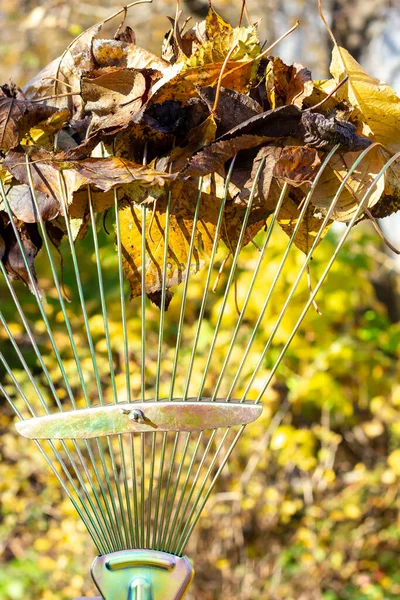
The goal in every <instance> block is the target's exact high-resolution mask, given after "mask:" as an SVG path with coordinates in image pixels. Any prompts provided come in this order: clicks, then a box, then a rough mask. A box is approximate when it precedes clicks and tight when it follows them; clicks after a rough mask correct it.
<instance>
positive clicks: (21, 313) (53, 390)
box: [0, 261, 63, 413]
mask: <svg viewBox="0 0 400 600" xmlns="http://www.w3.org/2000/svg"><path fill="white" fill-rule="evenodd" d="M0 270H1V272H2V274H3V277H4V279H5V282H6V285H7V287H8V290H9V292H10V294H11V297H12V299H13V301H14V304H15V307H16V309H17V311H18V314H19V316H20V318H21V321H22V323H23V325H24V328H25V331H26V333H27V335H28V337H29V341H30V342H31V344H32V348H33V350H34V352H35V355H36V358H37V359H38V361H39V364H40V366H41V368H42V371H43V374H44V375H45V377H46V380H47V383H48V386H49V389H50V390H51V393H52V396H53V398H54V401H55V403H56V405H57V406H58V408H59V410H60V411H62V410H63V407H62V404H61V402H60V399H59V398H58V395H57V392H56V388H55V387H54V384H53V381H52V379H51V377H50V374H49V371H48V369H47V367H46V365H45V363H44V360H43V357H42V355H41V353H40V350H39V348H38V345H37V343H36V341H35V337H34V335H33V333H32V330H31V328H30V326H29V323H28V321H27V319H26V317H25V314H24V311H23V310H22V307H21V304H20V302H19V300H18V296H17V294H16V293H15V290H14V288H13V286H12V285H11V283H10V281H9V279H8V276H7V272H6V269H5V267H4V265H3V263H2V261H0ZM2 318H3V317H2ZM2 322H3V325H4V321H2ZM9 337H10V340H11V342H12V343H13V341H14V340H13V337H12V335H11V334H10V335H9ZM42 398H43V396H42ZM43 408H44V410H45V411H46V413H49V411H50V410H49V407H48V406H47V404H46V402H44V404H43Z"/></svg>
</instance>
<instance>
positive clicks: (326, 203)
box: [311, 146, 386, 222]
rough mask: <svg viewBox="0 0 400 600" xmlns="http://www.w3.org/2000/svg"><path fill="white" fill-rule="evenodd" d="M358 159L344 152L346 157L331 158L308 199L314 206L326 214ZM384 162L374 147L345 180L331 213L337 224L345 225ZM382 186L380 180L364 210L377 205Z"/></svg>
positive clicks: (356, 154)
mask: <svg viewBox="0 0 400 600" xmlns="http://www.w3.org/2000/svg"><path fill="white" fill-rule="evenodd" d="M358 156H359V155H358V153H355V152H347V153H346V154H335V155H334V156H333V157H332V159H331V161H330V163H329V165H328V166H327V167H326V169H325V170H324V172H323V174H322V176H321V178H320V180H319V181H318V183H317V186H316V188H315V192H314V194H313V196H312V198H311V201H312V203H313V204H314V205H315V206H317V207H319V208H322V209H324V210H325V211H326V210H328V208H329V207H330V205H331V204H332V201H333V199H334V197H335V195H336V192H337V191H338V188H339V184H340V183H341V182H342V181H343V180H344V178H345V176H346V175H347V173H348V172H349V169H350V167H351V166H352V165H353V163H354V161H355V160H356V159H357V157H358ZM385 162H386V159H385V156H384V154H383V153H382V149H381V148H380V147H379V146H375V147H374V148H372V149H371V150H370V151H369V152H368V153H367V154H366V156H365V157H364V159H363V160H362V161H361V163H360V164H359V166H358V167H357V168H356V169H355V171H354V172H353V173H352V175H351V176H350V178H349V179H348V180H347V183H346V186H345V189H344V190H343V192H342V193H341V195H340V197H339V199H338V201H337V203H336V206H335V208H334V210H333V212H332V218H333V219H335V220H336V221H340V222H346V221H349V220H350V219H351V217H352V216H353V215H354V213H355V211H356V210H357V208H358V206H359V204H360V202H361V201H362V199H363V197H364V195H365V193H366V192H367V190H368V188H369V186H370V185H371V183H372V182H373V180H374V178H375V177H376V175H377V174H378V173H379V171H380V170H381V168H382V166H383V165H384V164H385ZM384 186H385V181H384V178H381V179H380V180H379V182H378V184H377V186H376V187H375V188H374V191H373V192H372V194H371V196H370V197H369V199H368V202H367V203H366V205H365V206H366V207H367V208H372V207H373V206H375V204H377V202H378V201H379V199H380V197H381V195H382V193H383V190H384ZM362 214H363V213H362V212H361V215H362Z"/></svg>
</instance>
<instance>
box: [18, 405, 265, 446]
mask: <svg viewBox="0 0 400 600" xmlns="http://www.w3.org/2000/svg"><path fill="white" fill-rule="evenodd" d="M261 412H262V405H261V404H255V403H250V402H249V403H246V402H241V403H240V402H238V401H231V402H226V401H225V400H215V401H213V402H211V401H209V400H208V399H207V398H205V399H202V400H201V401H193V399H189V400H186V401H182V400H173V401H162V400H160V401H158V402H157V401H151V402H150V401H148V402H132V403H129V404H128V403H124V404H122V403H121V404H108V405H106V406H96V407H91V408H83V409H78V410H72V411H66V412H59V413H55V414H52V415H46V416H44V417H36V418H34V419H27V420H25V421H20V422H19V423H17V424H16V428H17V430H18V432H19V433H20V434H21V435H23V436H24V437H27V438H30V439H36V440H43V439H60V440H63V439H89V438H96V437H101V436H105V435H118V434H121V433H144V432H146V431H151V432H156V431H161V432H165V431H203V430H206V429H217V428H219V427H232V426H234V425H247V424H248V423H251V422H252V421H255V420H256V419H257V418H258V417H259V416H260V414H261Z"/></svg>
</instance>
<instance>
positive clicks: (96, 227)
mask: <svg viewBox="0 0 400 600" xmlns="http://www.w3.org/2000/svg"><path fill="white" fill-rule="evenodd" d="M370 150H371V147H369V148H367V149H366V150H364V152H362V153H361V154H360V155H359V156H358V157H357V159H356V160H355V162H354V164H353V165H352V166H351V168H350V169H349V171H348V173H347V175H346V177H345V179H344V180H343V182H342V183H341V184H340V185H339V184H338V186H337V190H336V194H335V196H334V198H333V199H332V201H331V203H330V206H329V208H328V210H327V211H326V214H325V216H324V217H323V218H322V217H321V226H320V229H319V231H318V232H317V234H316V235H315V239H314V242H313V244H312V245H311V247H310V249H309V252H308V253H307V254H306V255H303V254H302V253H301V252H300V251H299V250H298V249H297V248H296V246H295V244H294V241H295V238H296V235H297V234H298V231H299V228H300V227H301V224H302V222H303V219H304V218H305V215H306V213H307V208H308V206H309V205H310V202H311V201H312V198H313V194H314V193H315V189H316V187H317V185H318V182H319V180H320V178H321V177H322V175H323V173H324V170H325V168H326V166H327V165H328V163H329V161H330V160H331V158H332V156H333V155H334V153H335V152H337V151H338V146H335V147H334V148H333V149H332V150H331V152H329V153H327V154H326V158H325V161H324V162H323V164H322V166H321V168H320V169H319V172H318V173H317V175H316V177H315V180H314V182H313V184H312V186H311V187H310V189H309V192H308V195H307V197H306V198H305V201H304V203H303V205H302V206H301V207H300V208H299V211H298V218H297V222H296V225H295V227H294V229H293V232H292V234H291V235H290V236H288V237H287V238H286V237H285V234H284V233H282V231H281V230H279V228H278V227H277V221H278V219H279V215H280V210H281V207H282V203H283V201H284V199H285V197H286V195H287V193H288V185H287V184H284V185H283V187H282V189H281V193H280V196H279V200H278V202H277V204H276V208H275V211H274V213H273V214H272V215H271V216H270V217H269V219H268V221H267V223H266V226H265V229H264V231H263V232H262V233H261V234H259V235H258V236H257V238H256V239H257V246H256V245H251V244H250V245H246V246H245V245H244V243H243V242H244V239H245V231H246V226H247V223H248V218H249V214H250V210H251V206H252V203H253V200H254V198H255V195H256V190H257V185H258V180H259V177H260V173H261V170H262V166H263V163H262V162H261V164H260V168H259V170H258V172H257V175H256V178H255V180H254V185H253V188H252V190H251V194H250V197H249V199H248V203H247V208H246V210H245V213H244V217H243V221H242V224H241V230H240V234H239V238H238V243H237V248H236V250H235V251H234V252H230V250H229V248H226V247H225V246H224V244H223V243H222V241H221V231H222V228H223V227H224V216H225V214H226V205H227V202H228V186H229V181H230V178H231V175H232V168H233V162H232V164H231V166H230V168H229V171H228V173H227V175H226V184H225V193H224V195H223V197H222V201H221V204H220V209H219V213H218V219H217V223H216V232H215V237H214V240H213V244H212V251H211V256H210V259H209V264H208V265H207V266H206V267H205V268H204V269H203V270H202V271H201V272H200V273H199V274H195V273H194V271H195V269H194V268H193V265H194V264H195V263H196V261H198V257H197V256H196V250H195V240H196V236H197V235H199V233H198V231H199V230H198V227H199V221H200V216H199V215H200V209H201V201H202V197H201V190H202V186H203V180H202V179H201V178H200V179H199V185H198V189H199V193H198V197H197V199H196V198H194V199H193V201H194V202H196V208H195V213H194V225H193V229H192V233H191V236H188V237H187V239H186V243H187V254H188V260H187V265H176V264H174V260H175V259H174V248H172V247H171V245H170V241H169V240H170V233H171V232H170V223H171V219H170V216H171V210H172V207H171V202H170V197H168V200H167V204H166V209H165V210H166V219H165V226H163V225H162V224H161V223H158V222H157V223H151V221H152V216H151V210H150V209H149V208H148V207H146V206H145V205H137V206H135V207H134V209H133V215H132V218H135V219H137V220H138V221H139V222H140V223H141V232H142V236H141V260H142V265H141V270H140V271H141V272H140V274H139V276H140V277H141V281H142V294H141V296H140V297H138V298H135V299H133V300H131V301H129V298H128V290H127V287H126V282H125V281H124V274H123V263H124V260H126V256H125V249H124V247H123V244H122V241H121V223H120V219H119V211H118V202H119V200H118V193H117V190H115V191H114V208H113V210H112V211H109V214H108V215H107V220H108V221H111V220H113V224H114V227H115V246H116V253H115V255H113V258H110V255H109V253H107V252H106V250H107V247H109V245H110V241H109V238H108V237H107V234H106V232H105V231H104V228H103V227H102V219H101V217H100V218H99V215H97V214H96V212H95V210H94V205H93V199H92V195H91V192H90V189H88V206H89V223H88V227H89V235H88V236H87V237H86V239H85V241H84V243H83V242H82V243H75V241H74V233H73V227H74V223H73V220H72V219H71V218H70V217H69V216H67V217H65V226H66V232H67V236H66V238H67V239H66V241H65V242H64V243H63V245H62V247H61V250H62V253H63V274H62V277H61V275H60V274H59V272H58V271H59V269H58V263H57V256H56V253H55V251H54V248H53V247H52V245H51V242H50V239H49V233H48V229H47V227H46V224H45V223H44V222H43V220H42V218H41V216H40V211H39V208H38V201H37V195H36V192H35V189H34V187H33V185H32V178H31V169H32V166H31V165H29V162H27V167H26V168H27V171H28V175H29V177H30V181H31V195H32V202H33V203H34V206H35V209H36V211H37V214H38V227H39V231H40V234H41V237H42V239H43V250H42V252H41V258H40V265H39V266H40V270H41V272H43V274H44V275H43V278H39V282H40V284H41V285H40V289H39V285H38V283H37V282H36V278H35V274H34V272H33V268H32V266H31V263H30V257H29V253H28V251H27V249H26V246H25V245H24V243H23V240H22V239H21V236H20V234H19V232H18V229H17V227H16V225H15V224H14V219H13V214H12V211H11V208H10V204H9V201H8V198H7V193H6V190H5V189H4V187H3V185H2V186H1V188H2V189H1V196H2V201H3V209H4V210H5V211H7V213H8V215H9V218H10V223H11V227H12V228H13V234H14V235H15V238H16V241H17V244H18V247H19V250H20V252H21V255H22V259H23V263H24V267H25V269H26V271H27V272H28V274H29V283H30V288H31V291H32V292H33V297H32V294H31V293H30V292H28V291H27V290H26V287H24V286H23V285H21V284H20V283H15V284H14V285H13V284H12V283H10V280H9V278H8V277H7V272H6V269H5V266H4V264H3V262H1V261H0V270H1V271H2V274H3V276H4V277H3V279H4V281H3V288H4V294H6V293H7V295H8V299H7V302H9V300H10V299H11V301H12V303H13V304H14V305H15V309H16V311H17V313H18V315H19V319H20V323H21V328H22V332H20V333H15V332H13V330H12V327H11V326H10V324H9V322H8V321H7V319H6V317H5V316H4V314H3V312H0V321H1V324H2V328H3V332H2V335H3V339H4V340H7V341H6V343H7V353H8V354H7V356H12V359H11V364H9V362H8V361H7V360H6V358H5V356H4V354H3V353H1V354H0V357H1V364H2V367H3V369H4V372H3V383H2V384H1V386H0V391H1V392H2V394H3V396H4V398H5V399H6V400H7V401H8V403H9V405H10V406H11V408H12V409H13V411H14V412H15V414H16V416H17V418H18V420H19V421H18V423H17V429H18V432H19V433H20V434H21V435H22V436H24V437H25V438H30V439H31V440H33V443H34V444H35V446H36V448H37V450H38V451H39V452H41V454H42V455H43V457H44V458H45V460H46V461H47V463H48V466H49V469H51V471H52V472H53V474H54V475H55V476H56V477H57V479H58V480H59V482H60V485H61V486H62V488H63V490H64V492H65V493H66V495H67V496H68V497H69V499H70V500H71V502H72V503H73V505H74V507H75V509H76V511H77V512H78V514H79V516H80V518H81V519H82V521H83V523H84V524H85V526H86V528H87V530H88V532H89V534H90V536H91V538H92V540H93V543H94V545H95V547H96V549H97V553H98V556H97V558H95V560H94V563H93V566H92V577H93V580H94V582H95V584H96V586H97V588H98V590H99V593H100V594H101V598H103V599H104V600H177V599H179V598H182V597H183V596H184V594H185V593H186V591H187V590H188V588H189V586H190V583H191V580H192V578H193V574H194V571H193V567H192V565H191V563H190V562H189V560H188V558H187V557H186V556H185V555H184V553H185V548H186V546H187V544H188V541H189V539H190V536H191V533H192V531H193V529H194V527H195V526H196V523H197V522H198V520H199V518H200V515H201V513H202V511H203V509H204V506H205V504H206V502H207V500H208V498H209V497H210V495H211V493H212V491H213V488H214V486H215V484H216V482H217V480H218V478H219V476H220V474H221V472H222V470H223V468H224V466H225V465H226V463H227V461H228V459H229V456H230V454H231V452H232V451H233V449H234V447H235V445H236V443H237V442H238V440H239V438H240V436H241V434H242V432H243V430H244V428H245V427H246V426H247V425H248V424H250V423H251V422H252V421H254V420H255V419H257V418H258V417H259V416H260V414H261V412H262V404H261V402H262V399H263V396H264V394H265V392H266V390H267V388H268V387H269V385H270V384H271V382H272V381H273V379H274V376H275V373H276V371H277V369H278V367H279V365H280V363H281V361H282V359H283V357H284V355H285V352H286V350H287V348H288V346H289V344H290V343H291V341H292V339H293V337H294V335H295V334H296V331H297V330H298V329H299V326H300V324H301V322H302V320H303V319H304V317H305V315H306V313H307V311H308V309H309V308H310V307H311V306H312V305H313V303H315V297H316V295H317V293H318V292H319V290H320V288H321V286H322V284H323V282H324V280H325V278H326V276H327V275H328V273H329V270H330V269H331V267H332V265H333V263H334V261H335V258H336V256H337V254H338V252H339V251H340V249H341V247H342V246H343V244H344V243H345V241H346V239H347V237H348V235H349V233H350V231H351V228H352V226H353V224H354V223H355V222H356V221H357V219H358V218H359V217H360V215H361V214H362V212H363V208H364V206H366V204H367V202H368V199H369V197H370V195H371V194H372V192H373V190H374V187H375V186H376V184H377V183H378V181H379V180H380V178H381V177H383V175H384V173H385V171H386V170H387V169H388V168H389V167H390V165H391V164H392V163H393V161H394V160H396V158H397V156H395V157H393V158H392V159H390V160H389V161H388V162H387V163H386V165H385V166H384V168H383V169H382V170H381V172H380V173H379V174H378V175H377V177H376V178H375V180H374V181H373V182H372V184H371V185H370V186H369V187H368V189H367V190H366V192H365V194H364V197H363V198H362V200H361V201H360V203H359V206H358V207H357V210H356V211H355V213H354V215H353V217H352V219H351V221H350V222H349V224H348V227H347V228H346V229H345V231H344V232H343V233H341V234H340V235H339V234H338V233H334V234H333V235H331V237H330V238H329V240H327V239H325V240H323V241H322V243H321V244H320V242H321V240H322V237H323V235H324V231H325V228H326V225H327V223H328V222H329V219H330V217H331V215H332V213H333V211H334V209H335V205H336V203H337V201H338V199H339V198H340V195H341V193H342V191H343V190H344V189H345V186H346V183H347V181H348V179H349V178H350V177H351V175H352V173H354V171H355V170H356V169H357V167H358V166H359V164H360V162H361V161H362V160H363V159H364V157H365V156H366V154H367V153H368V152H369V151H370ZM61 179H62V175H60V189H61V190H62V189H63V186H62V185H61V184H62V181H61ZM63 201H64V202H65V203H66V198H65V197H64V200H63ZM111 212H112V213H113V214H112V215H111ZM65 214H68V212H67V210H65ZM150 225H151V226H152V227H153V235H156V234H158V235H159V237H160V244H161V248H162V253H163V254H162V255H163V260H162V270H161V272H160V274H159V277H160V281H161V284H162V285H161V289H162V291H161V303H160V308H157V307H156V306H154V305H153V304H152V303H151V302H150V301H149V300H148V299H147V297H146V295H145V293H144V291H143V290H144V289H145V281H144V278H145V272H146V268H147V266H148V262H149V261H151V260H152V256H151V255H150V253H149V249H148V247H147V240H148V236H149V227H150ZM107 226H109V225H107ZM154 232H155V233H154ZM282 239H287V241H286V242H285V245H284V247H283V249H282ZM317 247H318V248H317ZM277 248H278V250H277ZM317 252H320V253H321V257H322V258H321V259H320V263H319V264H321V263H323V269H322V270H321V272H320V273H319V277H318V280H317V282H316V284H315V286H314V288H313V290H311V291H310V292H309V290H308V287H307V271H308V269H309V263H310V261H311V258H312V257H313V255H314V254H316V253H317ZM227 253H228V254H229V255H230V266H229V268H228V267H227V264H228V261H226V260H225V259H224V257H226V254H227ZM173 268H182V269H183V268H185V269H186V273H187V277H186V278H185V279H184V281H183V282H182V284H181V285H180V286H176V294H175V296H174V298H173V300H172V302H171V305H170V307H169V308H168V310H166V309H167V304H168V303H167V302H166V297H167V294H168V290H167V286H166V281H167V278H168V276H169V274H170V272H171V270H172V269H173ZM64 288H68V295H69V296H70V298H69V302H68V301H67V298H66V294H65V291H64ZM282 290H283V292H284V294H285V302H284V303H283V305H282V306H277V305H276V300H275V298H276V295H277V294H278V291H279V293H280V297H282ZM254 298H255V299H256V304H257V306H258V310H257V311H256V312H255V311H254ZM293 299H295V303H294V302H293ZM33 300H34V304H35V306H33V305H32V303H33ZM252 302H253V304H252ZM292 306H293V307H295V308H292ZM251 307H253V308H251ZM299 307H300V311H299V310H298V309H299ZM294 310H297V311H298V314H296V315H294V314H293V311H294ZM132 315H136V316H137V317H138V319H139V320H140V321H139V322H140V326H138V325H137V324H135V323H137V321H135V323H134V324H133V325H132V321H131V317H132ZM288 315H290V321H289V325H290V326H287V325H286V322H285V317H287V316H288ZM282 327H284V328H283V332H284V333H283V334H282V333H279V332H280V331H282V329H281V328H282ZM265 332H267V342H266V343H265V342H263V343H261V342H260V339H264V338H265V335H266V333H265ZM277 333H279V340H280V341H279V342H278V343H277V344H275V343H274V339H275V338H276V336H277ZM282 336H283V337H284V341H282ZM28 356H29V359H28ZM50 359H51V362H50ZM28 362H33V363H34V365H35V366H34V368H31V367H30V366H29V365H28ZM54 364H56V367H55V366H54ZM11 365H12V366H11Z"/></svg>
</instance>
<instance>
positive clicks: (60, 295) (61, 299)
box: [26, 156, 90, 408]
mask: <svg viewBox="0 0 400 600" xmlns="http://www.w3.org/2000/svg"><path fill="white" fill-rule="evenodd" d="M26 169H27V174H28V180H29V186H30V192H31V197H32V199H33V203H34V206H35V210H36V213H37V215H38V220H39V227H40V232H41V234H42V239H43V243H44V247H45V250H46V254H47V258H48V261H49V264H50V268H51V272H52V276H53V281H54V285H55V287H56V290H57V296H58V301H59V303H60V308H61V311H62V314H63V317H64V322H65V326H66V328H67V333H68V338H69V342H70V345H71V350H72V353H73V355H74V360H75V364H76V368H77V371H78V376H79V381H80V382H81V386H82V392H83V395H84V397H85V402H86V405H87V406H90V399H89V395H88V391H87V387H86V382H85V378H84V376H83V371H82V366H81V361H80V359H79V355H78V350H77V347H76V344H75V340H74V336H73V332H72V327H71V322H70V320H69V317H68V313H67V310H66V306H65V301H64V297H63V293H62V291H61V286H60V282H59V279H58V276H57V271H56V268H55V265H54V261H53V257H52V254H51V251H50V246H49V240H48V236H47V232H46V228H45V225H44V223H43V219H42V215H41V212H40V210H39V203H38V201H37V197H36V191H35V188H34V185H33V180H32V172H31V168H30V164H29V157H28V156H26ZM73 406H74V405H73ZM74 408H75V406H74Z"/></svg>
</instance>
